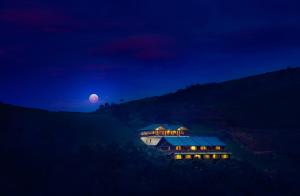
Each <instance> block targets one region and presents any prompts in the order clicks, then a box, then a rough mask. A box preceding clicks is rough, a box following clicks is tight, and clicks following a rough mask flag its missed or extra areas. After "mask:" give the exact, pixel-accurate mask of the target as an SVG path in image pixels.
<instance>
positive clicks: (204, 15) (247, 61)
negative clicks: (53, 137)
mask: <svg viewBox="0 0 300 196" xmlns="http://www.w3.org/2000/svg"><path fill="white" fill-rule="evenodd" d="M299 10H300V1H299V0H236V1H232V0H190V1H189V0H184V1H183V0H106V1H103V0H93V1H77V0H73V1H63V0H51V1H50V0H49V1H42V0H1V2H0V66H1V70H0V101H1V102H4V103H11V104H16V105H22V106H27V107H37V108H44V109H49V110H67V111H92V110H94V109H96V108H97V107H98V105H99V104H101V103H104V102H115V103H118V102H119V100H120V99H124V100H125V101H129V100H132V99H138V98H142V97H147V96H153V95H161V94H164V93H167V92H170V91H174V90H176V89H179V88H183V87H185V86H188V85H190V84H194V83H206V82H215V81H223V80H227V79H233V78H239V77H243V76H247V75H252V74H257V73H262V72H266V71H272V70H277V69H281V68H286V67H288V66H289V67H296V66H299V65H300V55H299V54H300V11H299ZM91 93H97V94H98V95H99V96H100V99H101V102H100V103H99V104H98V105H97V104H94V105H93V104H91V103H89V102H88V96H89V94H91Z"/></svg>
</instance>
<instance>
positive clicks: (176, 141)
mask: <svg viewBox="0 0 300 196" xmlns="http://www.w3.org/2000/svg"><path fill="white" fill-rule="evenodd" d="M187 130H188V129H187V128H186V127H185V126H182V125H169V124H153V125H150V126H147V127H145V128H142V129H140V131H141V133H140V137H141V140H142V141H143V142H144V143H145V144H146V145H149V146H154V147H156V148H157V149H159V150H161V151H163V152H166V153H168V154H170V155H172V156H173V158H174V159H177V160H179V159H229V158H230V155H231V153H230V152H227V151H226V150H225V148H226V144H225V143H224V142H222V141H221V140H220V139H219V138H217V137H199V136H190V135H187V134H186V132H187Z"/></svg>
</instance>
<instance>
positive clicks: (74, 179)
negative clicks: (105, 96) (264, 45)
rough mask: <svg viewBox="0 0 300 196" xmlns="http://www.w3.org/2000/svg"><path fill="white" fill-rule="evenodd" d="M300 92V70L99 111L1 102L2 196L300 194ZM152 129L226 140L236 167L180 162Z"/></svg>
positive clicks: (193, 88) (201, 87)
mask: <svg viewBox="0 0 300 196" xmlns="http://www.w3.org/2000/svg"><path fill="white" fill-rule="evenodd" d="M299 87H300V69H299V68H297V69H287V70H282V71H278V72H272V73H266V74H262V75H258V76H253V77H248V78H242V79H238V80H232V81H227V82H223V83H215V84H205V85H194V86H191V87H188V88H186V89H182V90H179V91H177V92H175V93H171V94H167V95H164V96H160V97H151V98H146V99H142V100H137V101H132V102H127V103H124V104H119V105H113V106H111V107H108V108H102V109H101V110H98V111H96V112H94V113H70V112H49V111H45V110H38V109H30V108H22V107H18V106H12V105H7V104H0V118H1V123H0V154H1V156H2V158H1V168H0V173H1V175H0V182H1V185H2V186H3V188H2V189H1V190H0V195H31V196H32V195H84V196H86V195H167V194H172V195H184V194H186V193H187V192H188V193H189V194H191V195H198V194H199V193H201V194H209V195H220V194H223V195H296V194H295V193H296V192H297V190H298V186H299V180H298V176H299V171H300V170H299V166H298V164H297V163H298V160H299V158H298V157H299V156H298V155H299V146H297V142H298V141H299V138H300V137H299V127H300V126H299V122H298V121H297V117H298V116H299V111H300V110H299V101H298V100H300V99H299V98H300V95H299V89H300V88H299ZM153 122H180V123H183V124H186V125H187V126H188V127H190V128H191V132H192V133H195V134H199V135H201V134H211V135H217V136H220V137H221V138H222V140H224V141H226V143H228V144H229V148H230V149H231V150H232V152H233V159H232V160H230V161H226V162H222V161H216V162H210V161H208V162H206V161H198V162H197V161H196V162H195V161H192V162H191V161H182V162H174V161H172V160H170V159H168V158H167V157H166V156H165V155H164V154H162V153H158V152H156V151H155V150H153V149H151V148H147V147H145V145H142V143H141V142H140V141H139V139H138V137H137V131H136V130H137V129H138V128H140V127H142V126H144V125H147V124H148V123H153ZM244 147H246V148H244ZM264 152H267V154H265V153H264ZM269 152H271V153H270V154H268V153H269ZM195 183H196V184H197V186H195ZM166 184H170V186H167V185H166ZM174 185H175V186H174Z"/></svg>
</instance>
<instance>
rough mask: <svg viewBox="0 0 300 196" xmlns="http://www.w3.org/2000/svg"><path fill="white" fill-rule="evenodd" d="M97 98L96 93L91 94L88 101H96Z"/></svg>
mask: <svg viewBox="0 0 300 196" xmlns="http://www.w3.org/2000/svg"><path fill="white" fill-rule="evenodd" d="M98 100H99V97H98V95H97V94H91V95H90V96H89V101H90V102H91V103H97V102H98Z"/></svg>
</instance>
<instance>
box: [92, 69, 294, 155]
mask: <svg viewBox="0 0 300 196" xmlns="http://www.w3.org/2000/svg"><path fill="white" fill-rule="evenodd" d="M299 100H300V68H287V69H285V70H280V71H275V72H269V73H265V74H261V75H256V76H250V77H246V78H241V79H236V80H231V81H226V82H221V83H210V84H203V85H201V84H197V85H192V86H189V87H187V88H185V89H180V90H178V91H177V92H174V93H169V94H166V95H163V96H157V97H150V98H145V99H141V100H136V101H131V102H127V103H124V104H120V105H116V106H112V107H111V108H109V109H103V108H102V109H99V110H98V111H97V112H98V113H103V112H106V113H108V112H109V113H111V114H112V115H114V116H115V117H117V118H119V119H121V120H124V121H126V122H133V123H136V122H139V123H140V124H146V122H149V123H150V122H180V123H183V124H186V125H194V124H196V125H197V124H206V125H209V126H213V127H215V128H218V129H221V130H226V133H228V134H230V136H231V137H234V138H235V139H238V140H241V142H242V143H244V144H246V145H247V146H249V147H251V148H253V149H255V150H259V151H266V150H268V151H270V150H272V151H287V150H288V148H294V149H299V147H298V146H296V143H297V141H299V140H298V139H299V129H300V121H299V116H300V101H299ZM195 131H197V130H195Z"/></svg>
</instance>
